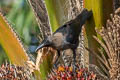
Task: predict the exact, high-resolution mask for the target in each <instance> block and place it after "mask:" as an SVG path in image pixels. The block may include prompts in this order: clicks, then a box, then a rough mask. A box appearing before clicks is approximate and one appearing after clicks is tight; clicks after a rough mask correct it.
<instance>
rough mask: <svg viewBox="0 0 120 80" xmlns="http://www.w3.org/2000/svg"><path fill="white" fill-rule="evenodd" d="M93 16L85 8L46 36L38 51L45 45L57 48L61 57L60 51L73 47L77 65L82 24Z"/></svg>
mask: <svg viewBox="0 0 120 80" xmlns="http://www.w3.org/2000/svg"><path fill="white" fill-rule="evenodd" d="M91 16H92V11H88V10H87V9H83V11H82V12H81V13H80V14H79V15H78V16H77V17H76V18H75V19H73V20H70V21H68V22H66V23H65V24H64V25H62V26H61V27H59V28H58V29H57V30H56V31H55V32H54V33H53V34H52V35H50V36H48V37H47V38H45V39H44V40H43V41H42V42H41V43H40V45H39V46H38V47H37V49H36V51H38V50H39V49H41V48H43V47H52V48H54V49H56V50H57V53H58V58H59V56H60V51H63V50H66V49H71V50H72V51H73V58H74V65H75V58H76V52H75V50H76V48H77V47H78V44H79V35H80V33H81V29H82V26H83V25H84V24H85V22H86V21H87V19H88V18H90V17H91ZM58 58H57V59H56V62H55V64H56V63H57V61H58Z"/></svg>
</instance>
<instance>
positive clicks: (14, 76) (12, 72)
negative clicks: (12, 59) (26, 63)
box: [0, 63, 31, 80]
mask: <svg viewBox="0 0 120 80" xmlns="http://www.w3.org/2000/svg"><path fill="white" fill-rule="evenodd" d="M30 76H31V73H30V71H29V70H28V69H25V68H24V67H21V66H15V65H12V64H9V63H5V64H2V65H1V67H0V80H30Z"/></svg>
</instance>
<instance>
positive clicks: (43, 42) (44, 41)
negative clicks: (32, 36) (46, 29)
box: [35, 40, 48, 52]
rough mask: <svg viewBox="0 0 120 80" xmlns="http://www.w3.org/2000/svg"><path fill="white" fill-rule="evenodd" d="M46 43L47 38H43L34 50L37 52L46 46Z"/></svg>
mask: <svg viewBox="0 0 120 80" xmlns="http://www.w3.org/2000/svg"><path fill="white" fill-rule="evenodd" d="M47 45H48V41H47V40H43V41H42V42H41V43H40V45H39V46H38V47H37V48H36V50H35V52H37V51H38V50H39V49H41V48H43V47H46V46H47Z"/></svg>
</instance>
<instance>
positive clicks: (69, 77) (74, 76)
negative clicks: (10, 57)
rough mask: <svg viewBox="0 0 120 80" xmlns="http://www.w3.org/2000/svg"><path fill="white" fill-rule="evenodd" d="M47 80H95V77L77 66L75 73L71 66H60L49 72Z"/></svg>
mask: <svg viewBox="0 0 120 80" xmlns="http://www.w3.org/2000/svg"><path fill="white" fill-rule="evenodd" d="M47 80H97V77H96V74H94V73H93V72H92V71H91V72H90V71H88V68H81V67H79V65H78V66H77V67H76V71H73V67H72V66H69V67H68V66H64V65H60V66H58V68H57V69H53V70H52V71H51V73H50V74H49V75H48V78H47Z"/></svg>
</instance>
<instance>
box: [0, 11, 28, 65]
mask: <svg viewBox="0 0 120 80" xmlns="http://www.w3.org/2000/svg"><path fill="white" fill-rule="evenodd" d="M0 43H1V45H2V47H3V48H4V50H5V52H6V53H7V55H8V58H9V59H10V61H11V62H12V63H13V64H16V65H20V66H23V65H24V63H25V62H26V61H27V60H28V56H27V53H26V51H25V49H24V48H23V45H22V44H21V42H20V40H19V38H18V36H17V34H16V33H15V31H14V30H13V29H12V27H11V26H10V25H9V24H8V22H7V20H6V19H5V17H3V16H2V14H1V13H0Z"/></svg>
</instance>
